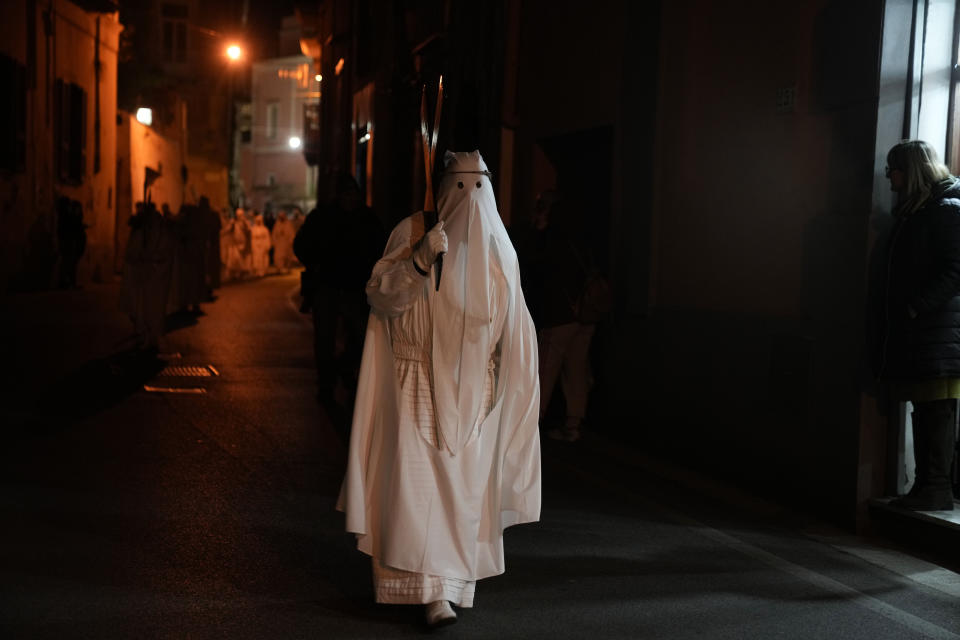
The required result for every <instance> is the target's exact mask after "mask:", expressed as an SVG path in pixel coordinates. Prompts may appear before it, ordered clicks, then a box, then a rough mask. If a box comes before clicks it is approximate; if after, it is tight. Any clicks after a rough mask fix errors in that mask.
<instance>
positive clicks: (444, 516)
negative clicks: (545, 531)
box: [338, 151, 540, 615]
mask: <svg viewBox="0 0 960 640" xmlns="http://www.w3.org/2000/svg"><path fill="white" fill-rule="evenodd" d="M444 161H445V166H446V168H445V172H444V174H443V177H442V180H441V183H440V187H439V189H438V195H437V205H438V213H439V220H440V222H439V223H438V224H437V226H436V227H434V229H433V230H429V232H428V233H426V234H425V232H427V231H428V230H426V229H424V214H423V213H422V212H420V213H416V214H414V215H412V216H410V217H408V218H406V219H404V220H403V221H401V222H400V224H398V225H397V226H396V228H394V230H393V232H392V234H391V236H390V239H389V241H388V243H387V247H386V250H385V252H384V256H383V258H382V259H381V260H380V261H379V262H377V264H376V265H375V266H374V268H373V275H372V277H371V278H370V281H369V282H368V284H367V287H366V290H367V299H368V301H369V302H370V306H371V308H372V309H371V313H370V319H369V322H368V325H367V334H366V342H365V344H364V351H363V361H362V365H361V372H360V380H359V385H358V389H357V397H356V404H355V409H354V416H353V428H352V433H351V440H350V453H349V458H348V466H347V473H346V477H345V479H344V483H343V487H342V490H341V494H340V501H339V504H338V508H340V509H341V510H343V511H345V512H346V527H347V530H348V531H351V532H353V533H355V534H356V536H357V546H358V548H359V549H360V550H361V551H363V552H364V553H366V554H368V555H370V556H372V560H373V569H374V583H375V584H374V588H375V595H376V599H377V601H378V602H387V603H398V604H418V603H420V604H427V603H433V604H437V603H438V602H442V601H449V602H452V603H453V604H455V605H457V606H461V607H470V606H472V603H473V593H474V586H475V582H476V580H479V579H481V578H486V577H489V576H494V575H498V574H500V573H503V571H504V559H503V530H504V529H505V528H506V527H509V526H511V525H514V524H520V523H525V522H534V521H536V520H538V519H539V516H540V439H539V432H538V422H537V419H538V410H539V396H540V391H539V383H538V374H537V338H536V331H535V329H534V326H533V321H532V320H531V318H530V314H529V312H528V311H527V307H526V303H525V302H524V297H523V292H522V290H521V288H520V276H519V271H518V268H517V256H516V252H515V251H514V248H513V245H512V244H511V242H510V239H509V238H508V236H507V231H506V229H505V228H504V226H503V223H502V221H501V220H500V216H499V214H498V212H497V207H496V201H495V199H494V194H493V187H492V185H491V182H490V177H489V175H490V174H489V172H488V171H487V167H486V165H485V164H484V162H483V159H482V158H481V157H480V153H479V152H477V151H474V152H472V153H456V154H454V153H450V152H447V154H446V155H445V158H444ZM441 229H442V231H440V230H441ZM442 233H445V234H446V239H447V243H446V248H447V252H446V254H445V256H444V259H443V268H442V278H441V280H440V285H439V291H437V290H436V287H435V271H436V266H433V267H432V268H431V266H430V264H427V265H422V266H421V265H418V264H417V263H415V262H414V260H415V259H418V256H423V255H429V251H423V250H422V249H421V247H422V246H423V244H424V243H425V242H427V241H428V240H431V239H435V238H436V237H437V236H438V235H440V234H442ZM421 259H422V258H421ZM431 262H432V261H431ZM424 271H426V272H427V273H426V275H424V273H423V272H424ZM444 604H445V602H444ZM428 611H429V609H428ZM428 615H429V613H428Z"/></svg>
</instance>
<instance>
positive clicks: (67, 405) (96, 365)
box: [17, 349, 167, 439]
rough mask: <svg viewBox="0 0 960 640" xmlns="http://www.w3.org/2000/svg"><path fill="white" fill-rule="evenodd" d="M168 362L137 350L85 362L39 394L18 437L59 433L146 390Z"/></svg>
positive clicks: (128, 350)
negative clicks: (145, 386)
mask: <svg viewBox="0 0 960 640" xmlns="http://www.w3.org/2000/svg"><path fill="white" fill-rule="evenodd" d="M166 364H167V363H166V361H164V360H161V359H160V358H158V357H157V356H156V354H153V353H150V352H144V351H139V350H134V349H127V350H123V351H118V352H116V353H113V354H111V355H108V356H105V357H102V358H96V359H94V360H90V361H89V362H86V363H84V364H82V365H81V366H80V367H78V368H76V369H74V370H72V371H70V372H68V373H67V374H65V375H64V376H63V377H61V378H60V379H58V380H55V381H54V382H52V383H51V384H50V385H49V386H48V387H47V388H46V389H44V390H43V391H41V392H40V393H39V394H38V398H37V400H36V403H35V405H34V408H33V410H32V411H30V412H29V415H28V416H26V421H25V422H26V424H24V425H23V427H24V428H22V429H20V433H19V434H17V436H19V437H18V439H27V438H30V437H36V436H44V435H49V434H51V433H55V432H57V431H60V430H63V429H65V428H66V427H67V426H69V425H70V424H72V423H74V422H77V421H80V420H83V419H85V418H89V417H91V416H93V415H96V414H98V413H100V412H101V411H104V410H105V409H108V408H110V407H112V406H115V405H116V404H118V403H119V402H120V401H122V400H123V399H124V398H126V397H128V396H130V395H131V394H133V393H135V392H137V391H139V390H140V389H142V388H143V385H144V383H146V382H147V381H148V380H150V379H151V378H153V377H154V376H156V375H157V374H158V373H159V372H160V371H161V370H162V369H163V368H164V367H165V366H166Z"/></svg>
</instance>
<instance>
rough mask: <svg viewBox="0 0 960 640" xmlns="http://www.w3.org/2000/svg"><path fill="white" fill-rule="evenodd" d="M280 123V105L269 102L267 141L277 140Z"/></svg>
mask: <svg viewBox="0 0 960 640" xmlns="http://www.w3.org/2000/svg"><path fill="white" fill-rule="evenodd" d="M279 121H280V103H279V102H268V103H267V127H266V136H267V140H276V139H277V125H278V124H279Z"/></svg>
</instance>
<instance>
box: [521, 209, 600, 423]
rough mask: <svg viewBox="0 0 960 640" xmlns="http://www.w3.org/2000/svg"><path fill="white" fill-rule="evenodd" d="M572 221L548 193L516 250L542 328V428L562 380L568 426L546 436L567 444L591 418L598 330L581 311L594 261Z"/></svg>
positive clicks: (539, 333) (526, 292)
mask: <svg viewBox="0 0 960 640" xmlns="http://www.w3.org/2000/svg"><path fill="white" fill-rule="evenodd" d="M572 218H573V216H572V215H570V211H569V208H568V207H567V205H566V203H565V202H564V201H563V199H562V197H561V196H560V194H559V193H558V192H556V191H553V190H548V191H544V192H543V193H541V194H540V195H539V196H538V197H537V203H536V209H535V210H534V214H533V216H532V218H531V225H530V228H529V229H528V230H526V232H525V233H523V234H521V237H520V239H519V243H518V246H517V255H518V259H519V260H520V266H521V270H522V281H523V283H524V295H525V296H526V297H527V300H528V301H529V305H530V312H531V314H532V316H533V322H534V324H535V325H536V327H537V342H538V349H539V357H540V419H541V423H542V421H544V420H545V419H546V417H547V416H546V414H547V410H548V408H549V407H550V401H551V399H552V398H553V390H554V388H555V387H556V386H557V382H558V381H559V382H560V384H561V386H562V388H563V395H564V399H565V400H566V415H565V416H564V421H563V424H562V425H558V426H557V428H553V429H550V430H549V431H547V435H548V436H549V437H550V438H552V439H554V440H562V441H567V442H576V441H577V440H579V439H580V435H581V430H582V426H583V420H584V417H585V416H586V412H587V401H588V399H589V395H590V386H591V383H592V375H591V371H590V359H589V355H590V344H591V341H592V340H593V334H594V330H595V328H596V325H595V324H594V323H593V322H588V321H585V320H584V318H582V317H581V315H580V314H579V310H578V302H579V299H580V294H581V292H582V291H583V288H584V284H585V282H586V278H587V271H588V264H590V263H592V259H591V258H590V251H589V248H588V247H587V246H586V245H585V243H584V242H583V238H584V234H582V233H578V232H577V230H576V229H575V224H574V220H573V219H572Z"/></svg>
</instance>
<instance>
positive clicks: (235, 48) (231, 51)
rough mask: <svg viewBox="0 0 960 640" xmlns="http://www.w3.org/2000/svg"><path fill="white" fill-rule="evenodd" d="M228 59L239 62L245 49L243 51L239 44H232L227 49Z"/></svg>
mask: <svg viewBox="0 0 960 640" xmlns="http://www.w3.org/2000/svg"><path fill="white" fill-rule="evenodd" d="M227 57H228V58H230V59H231V60H233V61H237V60H239V59H240V58H241V57H243V49H241V48H240V45H238V44H231V45H230V46H228V47H227Z"/></svg>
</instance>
